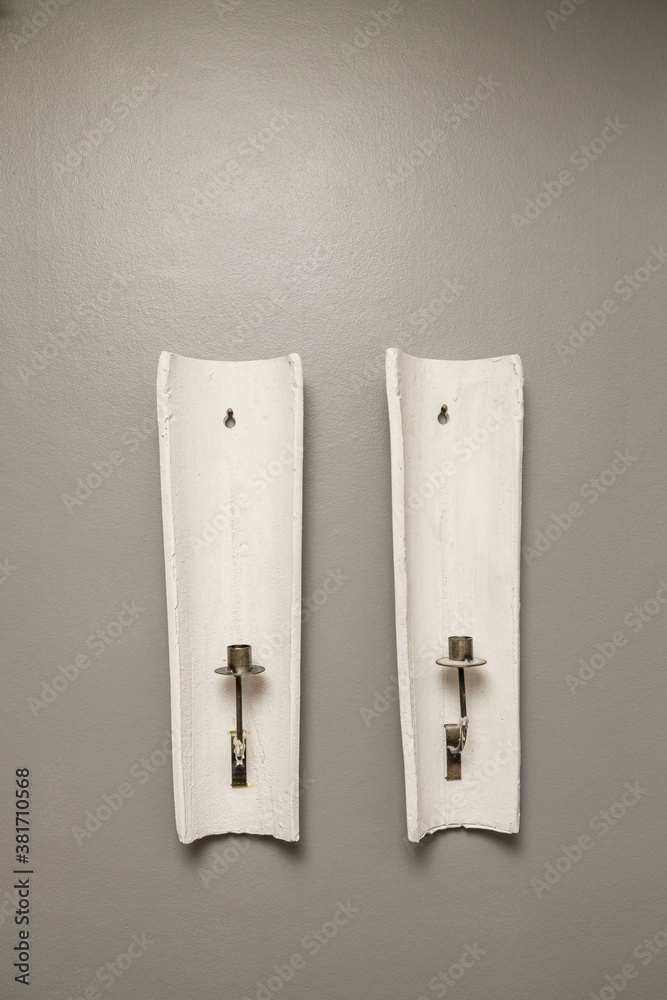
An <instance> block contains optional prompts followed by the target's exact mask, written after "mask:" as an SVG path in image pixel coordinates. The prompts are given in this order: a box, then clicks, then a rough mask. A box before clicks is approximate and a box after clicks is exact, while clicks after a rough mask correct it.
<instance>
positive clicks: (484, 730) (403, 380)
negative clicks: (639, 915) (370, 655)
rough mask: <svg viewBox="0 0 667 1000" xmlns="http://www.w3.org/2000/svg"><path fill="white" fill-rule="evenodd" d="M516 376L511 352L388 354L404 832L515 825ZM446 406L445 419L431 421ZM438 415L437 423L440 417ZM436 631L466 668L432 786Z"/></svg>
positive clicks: (438, 718) (450, 678)
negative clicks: (456, 736) (469, 657)
mask: <svg viewBox="0 0 667 1000" xmlns="http://www.w3.org/2000/svg"><path fill="white" fill-rule="evenodd" d="M522 386H523V375H522V370H521V361H520V359H519V358H518V356H516V355H512V356H509V357H501V358H487V359H484V360H481V361H430V360H425V359H422V358H413V357H410V356H409V355H407V354H403V353H402V352H401V351H398V350H396V349H395V348H391V349H390V350H389V351H388V352H387V395H388V400H389V417H390V426H391V463H392V502H393V529H394V572H395V591H396V634H397V645H398V674H399V691H400V707H401V726H402V733H403V753H404V762H405V784H406V796H407V816H408V836H409V838H410V840H412V841H418V840H420V839H421V838H422V837H423V836H424V835H425V834H427V833H431V832H433V831H435V830H439V829H444V828H446V827H457V826H469V827H482V828H486V829H491V830H498V831H502V832H504V833H516V832H517V831H518V829H519V759H520V749H519V560H520V540H521V539H520V536H521V527H520V526H521V457H522V432H523V391H522ZM443 404H445V405H446V406H447V420H446V422H441V421H440V420H439V419H438V418H439V416H440V414H441V408H442V405H443ZM441 419H442V418H441ZM450 635H470V636H472V637H473V640H474V653H475V656H478V657H483V658H484V659H486V660H487V661H488V663H487V664H486V665H485V666H478V667H473V668H471V669H468V670H466V672H465V676H466V684H467V714H468V718H469V728H468V738H467V743H466V745H465V749H464V750H463V753H462V755H461V780H459V781H453V780H450V781H448V780H446V778H445V775H446V753H445V733H444V725H445V723H446V724H448V725H449V724H451V723H457V722H458V721H459V717H460V711H459V692H458V675H457V670H456V669H451V668H447V667H441V666H438V665H437V664H436V663H435V660H436V659H437V658H438V657H442V656H445V657H446V656H447V640H448V636H450Z"/></svg>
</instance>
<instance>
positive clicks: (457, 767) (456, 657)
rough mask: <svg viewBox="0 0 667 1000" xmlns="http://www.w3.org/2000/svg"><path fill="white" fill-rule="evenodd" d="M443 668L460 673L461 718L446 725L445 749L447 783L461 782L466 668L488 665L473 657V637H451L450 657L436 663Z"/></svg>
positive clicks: (464, 731)
mask: <svg viewBox="0 0 667 1000" xmlns="http://www.w3.org/2000/svg"><path fill="white" fill-rule="evenodd" d="M435 662H436V663H437V664H439V665H440V666H441V667H456V669H457V670H458V672H459V704H460V708H461V716H460V718H459V721H458V723H449V724H445V747H446V751H447V775H446V777H447V781H460V780H461V754H462V752H463V748H464V747H465V745H466V740H467V738H468V722H469V719H468V710H467V706H466V679H465V668H466V667H481V666H483V665H484V664H485V663H486V660H482V659H481V658H480V657H477V658H475V657H474V656H473V644H472V636H470V635H450V637H449V656H442V657H441V658H440V659H439V660H436V661H435Z"/></svg>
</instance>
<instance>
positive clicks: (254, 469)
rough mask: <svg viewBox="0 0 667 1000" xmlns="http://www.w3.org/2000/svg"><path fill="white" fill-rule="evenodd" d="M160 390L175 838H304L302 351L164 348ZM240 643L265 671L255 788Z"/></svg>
mask: <svg viewBox="0 0 667 1000" xmlns="http://www.w3.org/2000/svg"><path fill="white" fill-rule="evenodd" d="M157 398H158V424H159V431H160V465H161V473H162V511H163V523H164V545H165V563H166V580H167V604H168V617H169V660H170V674H171V704H172V734H173V765H174V798H175V805H176V826H177V830H178V836H179V838H180V839H181V841H183V842H184V843H190V842H191V841H193V840H196V839H197V838H199V837H205V836H207V835H209V834H219V833H228V832H231V833H243V832H245V833H256V834H272V835H273V836H274V837H279V838H280V839H282V840H298V837H299V818H298V817H299V813H298V797H299V780H298V771H299V666H300V622H301V497H302V486H301V481H302V456H303V383H302V374H301V359H300V358H299V356H298V355H297V354H290V355H289V356H288V357H283V358H275V359H273V360H270V361H251V362H221V361H200V360H196V359H192V358H183V357H179V356H178V355H176V354H169V353H163V354H162V355H161V357H160V365H159V370H158V383H157ZM228 408H232V409H233V411H234V418H235V421H236V423H235V426H234V427H230V428H228V427H226V426H225V418H226V414H227V410H228ZM234 643H250V644H251V645H252V647H253V660H254V661H255V662H256V663H260V664H261V665H262V666H264V667H266V672H265V673H263V674H258V675H255V676H251V677H248V678H246V679H245V680H244V684H243V721H244V729H245V730H246V731H247V733H248V745H247V767H248V788H232V787H231V786H230V770H231V744H230V730H233V729H234V726H235V700H234V681H233V679H232V678H230V677H224V676H221V675H219V674H216V673H214V670H215V668H216V667H220V666H222V665H223V664H224V662H225V661H226V659H227V646H228V645H231V644H234Z"/></svg>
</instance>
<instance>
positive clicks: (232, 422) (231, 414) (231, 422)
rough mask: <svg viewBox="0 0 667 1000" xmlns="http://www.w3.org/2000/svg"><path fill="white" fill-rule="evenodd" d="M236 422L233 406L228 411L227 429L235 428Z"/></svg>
mask: <svg viewBox="0 0 667 1000" xmlns="http://www.w3.org/2000/svg"><path fill="white" fill-rule="evenodd" d="M235 426H236V421H235V420H234V411H233V410H232V408H231V406H230V407H229V409H228V410H227V416H226V417H225V427H230V428H231V427H235Z"/></svg>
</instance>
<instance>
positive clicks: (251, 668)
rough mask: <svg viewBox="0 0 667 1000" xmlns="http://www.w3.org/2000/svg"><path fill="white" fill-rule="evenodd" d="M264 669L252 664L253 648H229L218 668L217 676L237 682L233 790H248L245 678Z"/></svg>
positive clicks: (233, 746) (238, 646)
mask: <svg viewBox="0 0 667 1000" xmlns="http://www.w3.org/2000/svg"><path fill="white" fill-rule="evenodd" d="M264 669H265V668H264V667H260V665H259V664H258V663H253V662H252V646H246V645H245V644H242V643H241V644H238V645H235V646H227V663H226V664H225V666H224V667H216V670H215V672H216V674H224V675H225V676H226V677H233V678H234V679H235V681H236V729H232V730H230V736H231V741H232V788H247V786H248V775H247V769H246V750H247V748H248V734H247V732H246V731H245V730H244V728H243V678H244V677H247V676H248V675H250V674H261V673H263V672H264Z"/></svg>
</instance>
